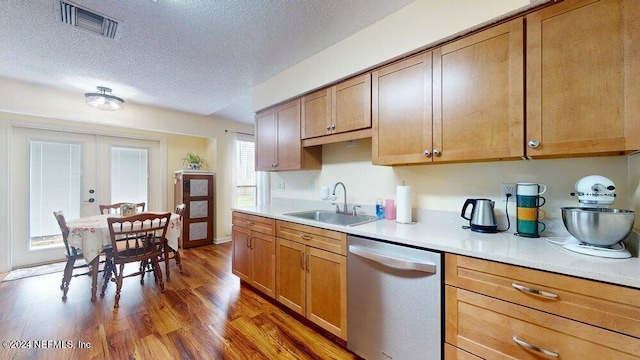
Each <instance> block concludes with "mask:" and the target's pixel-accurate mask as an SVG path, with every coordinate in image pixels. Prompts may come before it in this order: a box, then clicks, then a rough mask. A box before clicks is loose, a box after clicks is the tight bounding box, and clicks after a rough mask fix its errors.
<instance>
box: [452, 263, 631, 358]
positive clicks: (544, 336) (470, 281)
mask: <svg viewBox="0 0 640 360" xmlns="http://www.w3.org/2000/svg"><path fill="white" fill-rule="evenodd" d="M445 283H446V286H445V314H446V317H445V318H446V323H445V341H446V345H445V354H446V356H445V358H446V359H466V358H468V357H467V353H470V354H473V355H475V356H478V357H480V358H483V359H547V358H556V357H557V358H559V359H640V328H639V324H640V290H638V289H630V288H625V287H621V286H616V285H610V284H604V283H599V282H597V281H591V280H585V279H578V278H574V277H571V276H565V275H558V274H552V273H548V272H545V271H539V270H532V269H527V268H522V267H519V266H513V265H506V264H500V263H496V262H492V261H486V260H480V259H474V258H469V257H464V256H459V255H453V254H447V255H446V257H445ZM450 347H454V348H457V349H451V348H450ZM454 350H455V351H454ZM471 358H473V357H471Z"/></svg>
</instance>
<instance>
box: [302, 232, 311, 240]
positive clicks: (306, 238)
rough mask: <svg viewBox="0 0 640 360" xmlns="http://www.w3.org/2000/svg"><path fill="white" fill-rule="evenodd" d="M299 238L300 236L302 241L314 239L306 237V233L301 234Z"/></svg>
mask: <svg viewBox="0 0 640 360" xmlns="http://www.w3.org/2000/svg"><path fill="white" fill-rule="evenodd" d="M299 236H300V238H301V239H302V240H311V239H313V236H309V235H305V234H304V233H300V235H299Z"/></svg>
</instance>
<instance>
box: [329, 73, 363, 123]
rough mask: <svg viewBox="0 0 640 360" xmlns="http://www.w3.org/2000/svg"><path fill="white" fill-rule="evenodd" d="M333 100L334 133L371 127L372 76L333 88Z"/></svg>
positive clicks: (347, 81) (358, 78) (342, 83)
mask: <svg viewBox="0 0 640 360" xmlns="http://www.w3.org/2000/svg"><path fill="white" fill-rule="evenodd" d="M331 98H332V99H331V103H332V105H333V106H332V109H331V119H332V121H331V123H332V124H331V132H332V133H341V132H347V131H353V130H359V129H366V128H370V127H371V74H369V73H367V74H364V75H361V76H358V77H355V78H353V79H349V80H346V81H343V82H341V83H339V84H337V85H335V86H333V87H332V88H331Z"/></svg>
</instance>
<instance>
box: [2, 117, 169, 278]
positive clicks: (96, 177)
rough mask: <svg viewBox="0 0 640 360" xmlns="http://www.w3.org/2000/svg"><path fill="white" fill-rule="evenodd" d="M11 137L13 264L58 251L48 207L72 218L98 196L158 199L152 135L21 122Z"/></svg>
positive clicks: (153, 202) (49, 257)
mask: <svg viewBox="0 0 640 360" xmlns="http://www.w3.org/2000/svg"><path fill="white" fill-rule="evenodd" d="M12 140H13V142H12V147H11V149H12V150H11V151H12V161H11V194H12V200H11V203H12V207H11V216H12V219H13V221H12V224H13V226H12V237H11V238H12V264H11V265H12V267H13V268H16V267H23V266H29V265H33V264H40V263H47V262H52V261H56V260H61V259H64V248H63V246H64V245H63V243H62V238H61V236H60V228H59V227H58V224H57V222H56V221H55V218H54V216H53V211H57V210H62V211H63V212H64V214H65V217H66V219H67V220H71V219H75V218H78V217H82V216H89V215H94V214H98V213H99V208H98V204H110V203H114V202H123V201H130V202H143V201H144V202H146V203H147V209H152V208H154V207H157V206H159V204H158V199H159V196H158V193H159V186H158V181H157V179H160V178H161V175H160V166H159V161H158V158H159V157H158V152H159V144H158V142H157V141H150V140H138V139H128V138H120V137H112V136H102V135H94V134H81V133H71V132H64V131H52V130H41V129H31V128H23V127H14V128H13V134H12Z"/></svg>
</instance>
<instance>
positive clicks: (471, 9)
mask: <svg viewBox="0 0 640 360" xmlns="http://www.w3.org/2000/svg"><path fill="white" fill-rule="evenodd" d="M533 2H539V0H537V1H535V0H534V1H533ZM529 3H530V1H529V0H482V1H478V0H446V1H443V0H417V1H416V2H414V3H412V4H409V5H407V6H406V7H404V8H403V9H400V10H399V11H397V12H395V13H393V14H391V15H389V16H387V17H386V18H384V19H382V20H380V21H378V22H377V23H375V24H373V25H371V26H369V27H367V28H365V29H363V30H361V31H360V32H358V33H356V34H354V35H352V36H350V37H349V38H347V39H345V40H343V41H341V42H339V43H337V44H335V45H333V46H331V47H329V48H327V49H326V50H323V51H321V52H320V53H318V54H316V55H314V56H312V57H310V58H308V59H306V60H304V61H301V62H300V63H298V64H296V65H295V66H292V67H291V68H289V69H287V70H286V71H283V72H282V73H280V74H278V75H276V76H274V77H272V78H271V79H269V80H267V81H265V82H263V83H261V84H258V85H256V86H255V87H254V88H253V109H254V110H256V111H257V110H260V109H263V108H265V107H268V106H270V105H273V104H276V103H278V102H281V101H284V100H286V99H289V98H292V97H295V96H297V95H300V94H302V93H305V92H308V91H310V90H313V89H316V88H319V87H322V86H324V85H326V84H329V83H332V82H335V81H337V80H339V79H342V78H345V77H348V76H350V75H353V74H355V73H358V72H361V71H363V70H366V69H369V68H372V67H375V66H376V65H379V64H382V63H385V62H387V61H389V60H391V59H394V58H398V57H400V56H402V55H404V54H407V53H410V52H413V51H415V50H416V49H420V48H425V47H426V46H428V45H429V44H432V43H434V42H437V41H439V40H440V39H443V38H446V37H448V36H450V35H453V34H456V33H458V32H460V31H463V30H466V29H468V28H471V27H473V26H476V25H478V24H481V23H484V22H486V21H489V20H491V19H494V18H496V17H499V16H502V15H503V14H505V13H509V12H512V11H514V10H516V9H518V8H521V7H524V6H527V5H529Z"/></svg>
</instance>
